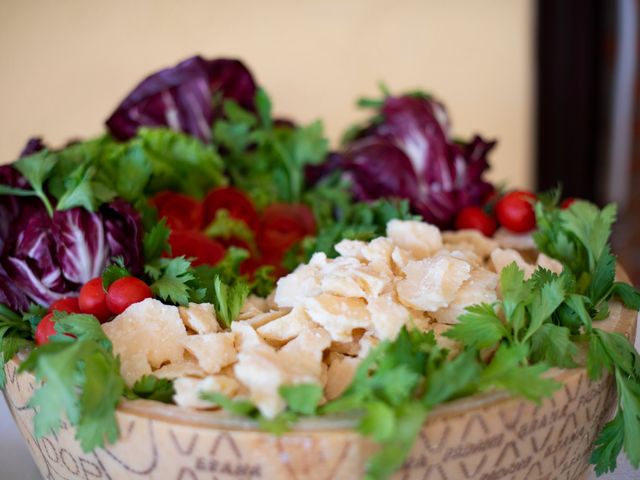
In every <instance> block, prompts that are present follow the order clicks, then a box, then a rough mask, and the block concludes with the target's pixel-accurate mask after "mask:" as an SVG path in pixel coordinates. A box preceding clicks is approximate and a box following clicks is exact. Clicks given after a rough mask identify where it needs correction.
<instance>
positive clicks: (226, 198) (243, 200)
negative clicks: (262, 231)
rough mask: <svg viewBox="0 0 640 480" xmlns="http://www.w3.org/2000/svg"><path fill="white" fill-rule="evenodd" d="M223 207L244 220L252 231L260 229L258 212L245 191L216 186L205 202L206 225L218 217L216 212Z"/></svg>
mask: <svg viewBox="0 0 640 480" xmlns="http://www.w3.org/2000/svg"><path fill="white" fill-rule="evenodd" d="M223 208H224V209H225V210H227V211H228V212H229V215H230V216H232V217H233V218H235V219H237V220H242V221H244V222H245V223H246V224H247V226H248V227H249V228H250V229H251V230H252V231H254V232H256V231H257V230H258V227H259V226H260V218H259V216H258V212H256V209H255V208H254V206H253V204H252V203H251V200H249V198H248V197H247V196H246V195H245V194H244V192H242V191H241V190H238V189H237V188H233V187H220V188H216V189H214V190H211V191H210V192H209V193H208V194H207V196H206V197H205V199H204V202H203V217H204V226H205V227H206V226H208V225H209V224H210V223H211V222H212V221H213V220H214V219H215V218H216V212H217V211H218V210H220V209H223Z"/></svg>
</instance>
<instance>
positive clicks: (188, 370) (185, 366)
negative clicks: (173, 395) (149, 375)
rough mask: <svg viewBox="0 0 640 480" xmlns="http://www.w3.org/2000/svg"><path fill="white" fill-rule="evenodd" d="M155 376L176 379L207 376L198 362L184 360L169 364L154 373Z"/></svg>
mask: <svg viewBox="0 0 640 480" xmlns="http://www.w3.org/2000/svg"><path fill="white" fill-rule="evenodd" d="M153 375H155V376H156V377H158V378H168V379H171V380H173V379H175V378H180V377H198V378H203V377H206V376H207V372H205V371H204V370H203V369H202V367H201V366H200V365H199V364H198V362H194V361H193V360H183V361H182V362H178V363H168V364H166V365H164V366H162V367H160V368H159V369H158V370H154V371H153Z"/></svg>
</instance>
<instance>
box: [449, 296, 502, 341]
mask: <svg viewBox="0 0 640 480" xmlns="http://www.w3.org/2000/svg"><path fill="white" fill-rule="evenodd" d="M508 334H509V333H508V331H507V328H506V327H505V325H504V324H503V323H502V320H500V318H499V317H498V315H497V314H496V312H495V310H494V308H493V306H492V305H489V304H487V303H482V304H479V305H472V306H470V307H467V308H466V311H465V313H464V314H462V315H461V316H460V317H459V318H458V323H456V324H455V325H453V327H451V328H450V329H449V330H447V331H446V332H445V333H444V336H445V337H448V338H451V339H452V340H457V341H458V342H460V343H462V344H463V345H467V346H470V347H475V348H479V349H482V348H487V347H490V346H492V345H495V344H496V343H498V342H499V341H500V340H502V339H503V338H504V337H506V336H507V335H508Z"/></svg>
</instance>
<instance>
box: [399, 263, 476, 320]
mask: <svg viewBox="0 0 640 480" xmlns="http://www.w3.org/2000/svg"><path fill="white" fill-rule="evenodd" d="M470 271H471V266H470V265H469V264H468V263H467V262H465V261H463V260H460V259H457V258H454V257H452V256H448V255H439V256H437V257H432V258H427V259H424V260H418V261H410V262H409V263H408V264H407V266H406V267H405V268H404V273H405V274H406V278H405V279H404V280H401V281H400V282H398V285H397V293H398V298H399V299H400V301H401V302H402V303H403V304H404V305H407V306H409V307H412V308H416V309H418V310H423V311H426V312H435V311H436V310H438V309H440V308H443V307H446V306H447V305H449V302H451V301H452V300H453V299H454V298H455V295H456V293H457V291H458V290H459V289H460V287H461V286H462V284H463V282H464V281H465V280H467V279H468V278H469V276H470Z"/></svg>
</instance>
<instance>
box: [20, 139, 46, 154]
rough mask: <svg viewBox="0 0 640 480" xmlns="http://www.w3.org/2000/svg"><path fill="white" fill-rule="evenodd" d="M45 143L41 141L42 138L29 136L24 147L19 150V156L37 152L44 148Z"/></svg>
mask: <svg viewBox="0 0 640 480" xmlns="http://www.w3.org/2000/svg"><path fill="white" fill-rule="evenodd" d="M45 148H46V147H45V144H44V142H43V141H42V138H40V137H31V138H30V139H29V140H28V141H27V144H26V145H25V146H24V148H23V149H22V152H20V158H22V157H26V156H28V155H32V154H34V153H36V152H39V151H40V150H44V149H45Z"/></svg>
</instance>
